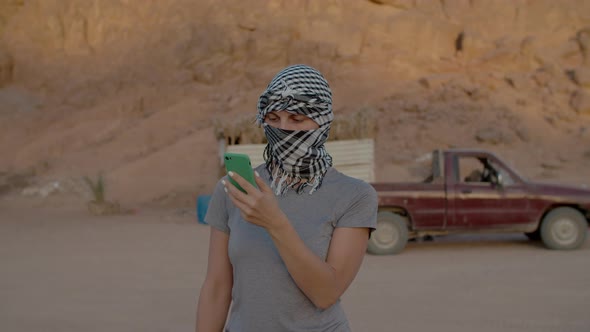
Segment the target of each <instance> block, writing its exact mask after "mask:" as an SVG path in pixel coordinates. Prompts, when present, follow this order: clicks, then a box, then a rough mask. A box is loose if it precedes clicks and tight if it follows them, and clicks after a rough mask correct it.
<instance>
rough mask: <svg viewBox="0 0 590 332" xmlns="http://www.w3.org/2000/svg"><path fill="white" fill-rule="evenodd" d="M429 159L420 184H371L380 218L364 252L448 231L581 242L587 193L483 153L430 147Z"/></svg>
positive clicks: (589, 211) (589, 213)
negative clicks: (535, 177)
mask: <svg viewBox="0 0 590 332" xmlns="http://www.w3.org/2000/svg"><path fill="white" fill-rule="evenodd" d="M430 159H431V174H430V175H429V176H428V177H427V178H425V179H424V180H423V181H421V182H399V183H373V184H372V185H373V187H374V188H375V189H376V191H377V193H378V196H379V221H378V227H377V230H376V231H375V232H373V234H372V235H371V240H370V243H369V252H371V253H375V254H392V253H397V252H400V251H401V250H402V249H403V247H405V242H407V240H408V239H412V238H421V237H423V236H437V235H445V234H450V233H481V232H491V233H507V232H512V233H524V234H526V235H527V236H528V237H529V238H531V239H542V240H543V241H544V243H545V244H546V246H548V247H550V248H552V249H574V248H577V247H579V246H581V244H582V243H583V242H584V240H585V238H586V233H587V228H588V220H589V219H590V190H588V189H584V188H577V187H568V186H561V185H548V184H541V183H535V182H532V181H529V180H527V179H526V178H524V177H523V176H521V175H520V174H518V172H516V171H515V170H514V169H513V168H511V167H510V166H508V165H507V164H506V163H505V162H504V161H502V160H501V159H500V158H499V157H497V156H496V155H495V154H493V153H491V152H488V151H485V150H475V149H451V150H446V151H442V150H436V151H433V152H432V154H431V157H430ZM555 211H557V212H555ZM552 213H553V214H552ZM556 214H557V215H558V216H557V217H556V216H555V215H556ZM556 218H557V219H559V218H560V219H559V220H561V221H560V222H555V221H549V220H554V219H556ZM543 224H545V225H549V224H551V225H554V224H556V226H555V225H554V226H551V227H550V226H545V228H547V230H545V231H544V230H543ZM543 234H545V235H543ZM543 238H544V239H543Z"/></svg>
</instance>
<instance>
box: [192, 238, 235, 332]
mask: <svg viewBox="0 0 590 332" xmlns="http://www.w3.org/2000/svg"><path fill="white" fill-rule="evenodd" d="M228 241H229V236H228V235H227V234H225V233H224V232H222V231H220V230H217V229H215V228H213V227H211V234H210V237H209V257H208V262H207V276H206V277H205V282H204V283H203V286H202V287H201V293H200V295H199V304H198V308H197V324H196V331H197V332H213V331H215V332H220V331H222V330H223V327H224V325H225V320H226V318H227V312H228V310H229V305H230V303H231V289H232V286H233V270H232V266H231V263H230V261H229V257H228V253H227V244H228Z"/></svg>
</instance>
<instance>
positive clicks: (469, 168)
mask: <svg viewBox="0 0 590 332" xmlns="http://www.w3.org/2000/svg"><path fill="white" fill-rule="evenodd" d="M457 169H458V171H459V180H460V181H461V182H464V183H465V182H469V183H483V182H486V181H485V179H484V178H483V176H484V165H483V163H482V162H481V161H480V160H479V159H477V158H475V157H460V158H459V165H458V168H457Z"/></svg>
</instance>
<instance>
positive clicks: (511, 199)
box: [447, 156, 531, 231]
mask: <svg viewBox="0 0 590 332" xmlns="http://www.w3.org/2000/svg"><path fill="white" fill-rule="evenodd" d="M455 162H456V165H455V170H456V171H458V174H456V176H455V179H453V180H454V181H452V184H450V186H451V188H448V189H449V192H448V194H449V197H448V199H449V205H450V208H451V213H452V214H453V216H452V217H451V218H449V222H448V224H447V227H448V228H449V229H452V228H457V229H459V228H473V229H477V228H480V229H490V228H510V227H514V229H515V231H517V230H518V229H519V228H520V227H524V225H525V224H528V223H530V222H531V220H529V219H530V214H529V213H528V210H529V203H528V200H527V199H526V191H525V188H524V187H523V185H522V184H519V183H517V182H515V181H514V179H512V178H511V177H510V174H509V173H508V172H506V171H503V167H502V166H501V165H500V164H499V163H497V162H496V163H494V162H492V161H490V160H489V159H487V158H486V157H475V156H457V157H456V158H455ZM493 171H496V172H497V173H496V174H501V178H502V184H501V185H500V184H499V183H498V182H497V180H495V179H494V175H495V174H493V173H492V172H493Z"/></svg>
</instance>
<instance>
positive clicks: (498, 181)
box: [492, 172, 504, 188]
mask: <svg viewBox="0 0 590 332" xmlns="http://www.w3.org/2000/svg"><path fill="white" fill-rule="evenodd" d="M492 181H493V183H494V184H495V185H496V186H498V187H500V188H502V187H503V186H504V179H502V174H501V173H499V172H496V174H495V176H494V177H492Z"/></svg>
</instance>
